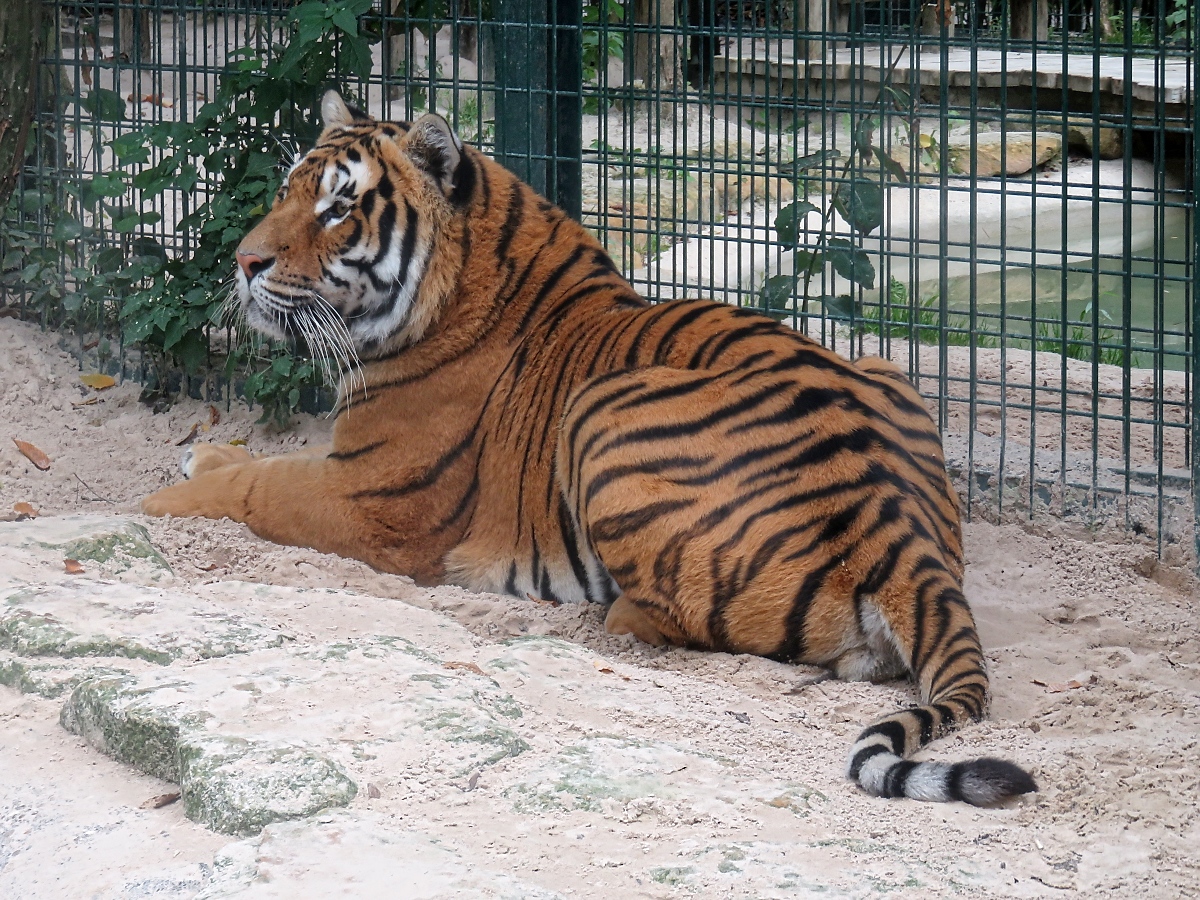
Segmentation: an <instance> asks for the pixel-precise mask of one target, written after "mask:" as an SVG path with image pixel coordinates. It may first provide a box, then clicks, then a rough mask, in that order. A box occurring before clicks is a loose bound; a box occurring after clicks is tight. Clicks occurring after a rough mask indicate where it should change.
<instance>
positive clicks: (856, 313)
mask: <svg viewBox="0 0 1200 900" xmlns="http://www.w3.org/2000/svg"><path fill="white" fill-rule="evenodd" d="M821 305H822V306H824V307H825V312H826V313H827V314H828V315H829V317H830V318H833V319H860V318H862V308H861V307H860V306H859V305H858V304H857V303H855V302H854V298H853V297H851V296H850V295H849V294H839V295H838V296H836V297H828V296H826V297H822V298H821Z"/></svg>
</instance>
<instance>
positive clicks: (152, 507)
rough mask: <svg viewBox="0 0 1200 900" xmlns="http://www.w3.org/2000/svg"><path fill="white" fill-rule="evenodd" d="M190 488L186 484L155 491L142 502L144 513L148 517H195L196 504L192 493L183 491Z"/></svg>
mask: <svg viewBox="0 0 1200 900" xmlns="http://www.w3.org/2000/svg"><path fill="white" fill-rule="evenodd" d="M187 487H189V485H188V484H187V483H186V482H185V483H184V484H173V485H171V486H170V487H165V488H163V489H162V490H161V491H155V492H154V493H153V494H151V495H150V496H149V497H147V498H146V499H145V500H143V501H142V512H144V513H145V514H146V515H148V516H194V515H197V513H196V511H195V503H194V502H192V498H190V497H189V494H190V492H189V491H187V490H182V489H184V488H187Z"/></svg>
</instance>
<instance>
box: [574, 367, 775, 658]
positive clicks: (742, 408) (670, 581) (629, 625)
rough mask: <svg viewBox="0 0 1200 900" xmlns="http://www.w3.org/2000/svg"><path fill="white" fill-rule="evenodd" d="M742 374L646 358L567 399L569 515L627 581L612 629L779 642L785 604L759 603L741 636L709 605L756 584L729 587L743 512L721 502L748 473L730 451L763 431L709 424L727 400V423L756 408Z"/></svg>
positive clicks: (728, 646) (763, 644) (737, 642)
mask: <svg viewBox="0 0 1200 900" xmlns="http://www.w3.org/2000/svg"><path fill="white" fill-rule="evenodd" d="M744 374H745V373H741V372H739V373H713V372H705V371H692V370H682V369H670V368H666V367H650V368H646V369H639V370H635V371H629V372H622V373H618V374H614V375H607V376H602V377H601V378H598V379H596V380H594V381H592V382H589V383H588V384H587V385H585V386H584V387H583V388H582V389H581V390H580V391H578V392H577V393H576V394H575V395H573V396H572V398H570V400H569V401H568V403H567V406H566V410H565V413H564V416H563V425H562V428H561V429H560V433H559V443H558V450H557V456H556V468H557V476H558V480H559V485H560V488H561V490H562V492H563V496H564V498H565V500H566V503H567V506H568V509H569V511H570V514H571V515H572V516H573V518H574V519H575V521H576V522H577V523H578V527H579V529H580V530H581V532H582V533H583V534H584V535H585V536H586V539H587V542H588V544H589V546H590V548H591V549H592V551H593V552H594V553H595V554H596V556H597V558H598V559H599V560H600V561H601V562H602V563H603V564H604V566H605V568H606V569H607V571H608V573H609V575H610V576H611V577H612V579H613V581H614V582H616V585H617V587H618V588H619V589H620V591H621V596H620V598H619V599H618V600H617V601H616V602H615V603H614V604H613V606H612V608H611V609H610V611H609V614H608V618H607V621H606V627H607V628H608V630H609V631H610V632H613V633H618V634H620V633H624V634H633V635H635V636H637V637H638V638H640V639H642V640H644V641H646V642H647V643H651V644H656V645H662V644H672V645H676V646H689V647H695V648H698V649H701V648H703V649H720V650H731V651H737V652H747V653H758V654H760V655H765V654H769V653H772V652H774V651H775V649H776V647H777V646H778V642H779V635H780V633H781V632H782V631H783V630H784V628H785V625H784V623H783V621H782V620H783V619H784V618H785V617H786V614H787V609H786V605H785V604H782V603H780V604H776V605H774V606H772V605H770V604H768V603H762V604H757V607H758V608H757V612H756V616H757V618H755V620H754V621H751V622H748V623H747V624H746V627H745V631H746V632H748V633H749V634H750V635H751V636H750V637H749V638H747V639H745V640H743V639H742V637H743V636H742V635H738V636H737V639H729V638H728V636H727V635H725V634H723V633H722V630H721V624H722V623H721V621H720V614H719V613H718V615H717V616H716V617H714V615H713V610H714V604H715V603H716V600H717V598H719V597H723V596H732V595H734V594H736V595H738V597H739V598H741V597H745V596H747V595H750V594H753V592H752V591H745V590H741V589H740V588H736V587H731V586H730V585H729V584H728V583H727V579H726V572H725V571H724V569H723V567H722V566H716V565H714V562H713V560H714V555H715V554H717V553H719V552H720V550H719V546H720V545H722V544H723V543H730V542H731V535H733V534H734V533H735V532H736V531H737V527H738V525H737V519H738V517H737V516H729V515H726V514H723V512H722V507H723V506H724V505H725V504H727V503H730V502H736V498H737V497H738V495H739V492H741V490H742V489H741V488H739V486H738V485H739V482H740V479H742V478H743V477H744V476H745V474H746V467H745V466H743V465H737V464H736V462H735V463H731V459H732V458H734V457H736V456H737V454H738V453H739V452H753V450H752V448H753V446H754V442H755V441H757V440H759V439H760V438H761V435H759V434H757V433H756V434H754V435H752V436H745V435H740V434H738V436H736V437H731V436H730V435H729V434H728V433H726V432H723V431H722V430H721V429H720V428H717V427H712V425H711V423H712V421H713V419H714V418H717V419H718V420H719V417H720V415H721V410H723V409H724V410H729V416H730V417H733V419H734V422H733V423H732V424H731V426H730V427H733V426H734V425H735V424H736V422H739V421H743V420H744V419H745V418H746V417H748V416H752V415H753V413H754V407H753V406H750V405H747V404H745V403H744V402H743V401H742V400H741V399H740V395H739V394H738V388H739V387H741V390H744V391H746V392H749V391H750V389H749V388H746V387H744V386H740V385H738V384H736V382H737V379H738V378H739V377H742V376H744ZM739 415H740V416H741V417H742V418H737V416H739ZM736 543H737V541H736V539H735V538H734V539H732V544H736ZM726 555H728V556H735V555H736V552H734V553H730V554H726ZM714 622H716V625H715V626H714Z"/></svg>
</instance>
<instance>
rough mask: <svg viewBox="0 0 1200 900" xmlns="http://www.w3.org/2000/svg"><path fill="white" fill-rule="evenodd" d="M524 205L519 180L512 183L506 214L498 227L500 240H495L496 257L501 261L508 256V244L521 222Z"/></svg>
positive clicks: (523, 194)
mask: <svg viewBox="0 0 1200 900" xmlns="http://www.w3.org/2000/svg"><path fill="white" fill-rule="evenodd" d="M524 205H525V191H524V188H523V186H522V185H521V183H520V182H514V183H513V191H512V196H510V197H509V198H508V215H506V216H505V217H504V224H503V225H502V226H501V227H500V240H498V241H497V242H496V259H497V261H499V262H503V261H504V258H505V257H506V256H508V248H509V245H510V244H512V240H513V237H515V236H516V233H517V227H518V226H519V225H520V224H521V217H522V210H523V207H524Z"/></svg>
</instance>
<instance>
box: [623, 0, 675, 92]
mask: <svg viewBox="0 0 1200 900" xmlns="http://www.w3.org/2000/svg"><path fill="white" fill-rule="evenodd" d="M633 15H634V21H635V22H637V23H638V24H639V25H649V26H651V27H655V26H658V27H660V28H663V29H669V30H667V31H665V32H662V33H660V34H657V35H655V34H638V35H636V37H635V39H634V46H633V77H634V78H635V79H637V80H639V81H641V82H642V84H644V85H647V86H650V85H654V86H655V87H656V88H658V89H660V90H661V91H662V92H663V93H665V94H669V93H671V92H673V91H674V90H675V88H676V86H678V85H681V84H682V77H683V70H682V60H681V57H682V54H681V53H680V47H679V44H680V36H679V35H678V34H676V33H675V31H674V29H675V26H676V18H675V2H674V0H637V2H636V4H635V5H634V13H633Z"/></svg>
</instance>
